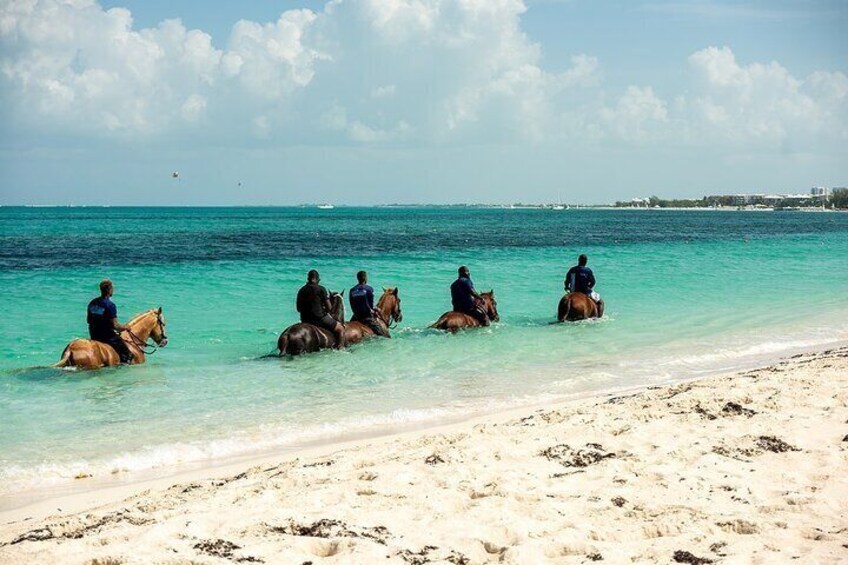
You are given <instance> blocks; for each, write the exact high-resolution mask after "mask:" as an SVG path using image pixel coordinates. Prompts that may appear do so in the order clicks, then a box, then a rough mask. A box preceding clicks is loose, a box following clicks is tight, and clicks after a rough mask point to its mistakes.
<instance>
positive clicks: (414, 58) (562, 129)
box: [0, 0, 848, 206]
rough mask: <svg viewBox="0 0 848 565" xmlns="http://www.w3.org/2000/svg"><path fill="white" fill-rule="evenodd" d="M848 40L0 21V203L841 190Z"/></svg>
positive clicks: (516, 2)
mask: <svg viewBox="0 0 848 565" xmlns="http://www.w3.org/2000/svg"><path fill="white" fill-rule="evenodd" d="M845 29H848V2H844V1H843V0H837V1H830V0H828V1H815V0H803V1H802V0H773V1H765V2H758V1H750V2H722V1H716V0H694V1H693V0H689V1H685V0H684V1H673V2H665V1H648V2H640V1H638V0H634V1H597V0H593V1H589V0H570V1H569V0H562V1H557V0H535V1H533V0H525V1H524V2H522V1H520V0H358V1H349V0H334V1H329V2H323V1H313V0H303V1H274V0H242V1H240V2H231V1H225V0H207V1H204V2H190V1H187V0H168V1H164V0H108V1H107V0H102V1H100V2H97V1H94V0H0V102H2V104H0V204H2V205H15V204H34V205H48V204H57V205H71V204H74V205H83V204H87V205H95V204H103V205H177V206H182V205H296V204H303V203H333V204H337V205H341V204H348V205H369V204H390V203H463V202H475V203H493V204H499V203H514V202H525V203H541V202H556V201H562V202H568V203H584V204H591V203H608V202H612V201H615V200H624V199H628V200H629V199H630V198H633V197H644V196H649V195H658V196H660V197H669V198H671V197H701V196H703V195H707V194H723V193H740V192H748V193H751V192H799V191H805V192H806V191H808V190H809V188H810V187H813V186H826V187H833V186H846V185H848V34H847V33H845V32H844V30H845ZM174 172H178V173H179V175H178V176H177V178H174V175H173V173H174Z"/></svg>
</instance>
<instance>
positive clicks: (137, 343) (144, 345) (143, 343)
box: [124, 330, 159, 355]
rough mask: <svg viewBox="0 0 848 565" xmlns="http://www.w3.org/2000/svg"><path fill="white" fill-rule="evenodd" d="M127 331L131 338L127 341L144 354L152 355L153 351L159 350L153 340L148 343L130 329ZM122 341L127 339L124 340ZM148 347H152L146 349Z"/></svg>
mask: <svg viewBox="0 0 848 565" xmlns="http://www.w3.org/2000/svg"><path fill="white" fill-rule="evenodd" d="M127 333H128V334H130V337H131V338H132V340H131V341H130V342H129V343H132V344H133V345H135V346H136V347H138V348H140V349H141V351H142V353H144V354H145V355H153V354H154V353H156V352H157V351H159V346H158V345H156V342H155V341H154V342H152V343H148V342H146V341H143V340H142V339H141V338H140V337H138V336H137V335H135V333H133V331H132V330H127ZM124 341H127V340H124ZM150 347H152V348H153V349H151V350H150V351H148V348H150Z"/></svg>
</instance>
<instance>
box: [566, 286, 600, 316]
mask: <svg viewBox="0 0 848 565" xmlns="http://www.w3.org/2000/svg"><path fill="white" fill-rule="evenodd" d="M600 317H601V311H600V309H599V308H598V305H597V304H596V303H595V301H594V300H592V299H591V298H589V297H588V296H587V295H585V294H583V293H582V292H570V293H568V294H566V295H565V296H563V297H562V298H561V299H560V301H559V308H558V309H557V321H558V322H566V321H567V322H571V321H574V320H588V319H589V318H600Z"/></svg>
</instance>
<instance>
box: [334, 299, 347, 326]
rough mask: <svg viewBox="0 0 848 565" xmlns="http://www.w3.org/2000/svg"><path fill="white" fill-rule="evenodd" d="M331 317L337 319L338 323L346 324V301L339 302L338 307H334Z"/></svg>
mask: <svg viewBox="0 0 848 565" xmlns="http://www.w3.org/2000/svg"><path fill="white" fill-rule="evenodd" d="M330 316H331V317H332V318H333V319H335V320H336V321H337V322H341V323H344V319H345V308H344V301H343V300H339V301H338V305H334V306H333V311H332V312H330Z"/></svg>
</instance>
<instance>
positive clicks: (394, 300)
mask: <svg viewBox="0 0 848 565" xmlns="http://www.w3.org/2000/svg"><path fill="white" fill-rule="evenodd" d="M377 310H378V311H379V312H380V313H381V314H382V315H383V317H385V318H386V319H385V320H384V321H385V322H386V324H389V323H391V322H392V321H394V322H402V321H403V312H401V309H400V296H398V289H397V287H391V286H390V287H388V288H386V287H383V296H381V297H380V300H378V301H377Z"/></svg>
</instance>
